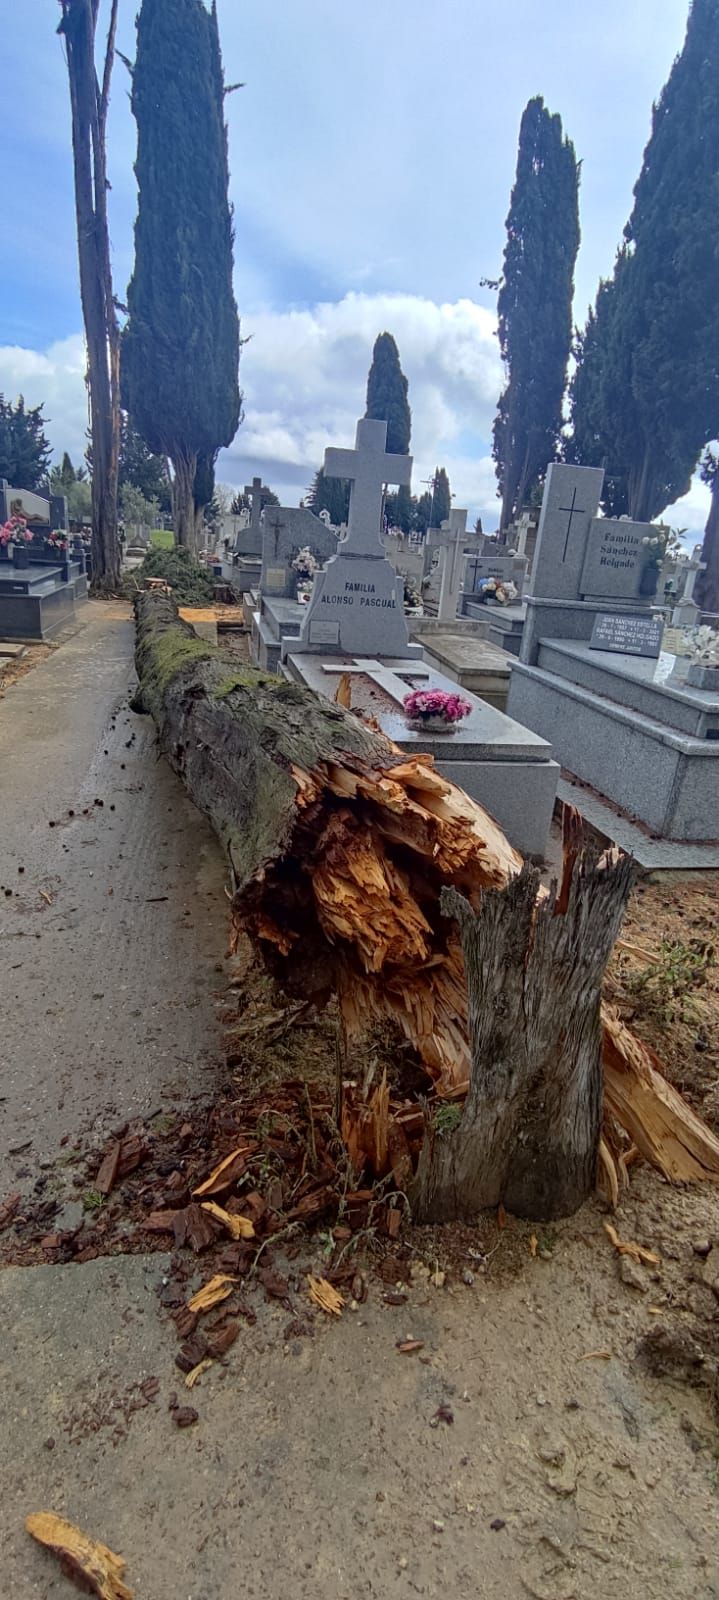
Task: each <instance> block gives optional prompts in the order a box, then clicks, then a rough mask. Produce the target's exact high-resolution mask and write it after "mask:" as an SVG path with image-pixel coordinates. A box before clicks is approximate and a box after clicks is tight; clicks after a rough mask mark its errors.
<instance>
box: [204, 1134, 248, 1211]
mask: <svg viewBox="0 0 719 1600" xmlns="http://www.w3.org/2000/svg"><path fill="white" fill-rule="evenodd" d="M254 1149H256V1146H255V1145H254V1144H251V1145H247V1144H244V1145H239V1146H238V1148H237V1149H236V1150H231V1151H230V1154H229V1155H228V1156H225V1157H224V1158H223V1160H222V1161H220V1162H219V1164H218V1166H216V1167H215V1168H214V1169H213V1171H212V1172H211V1173H210V1176H209V1178H205V1181H204V1183H201V1184H199V1185H198V1187H197V1188H196V1189H193V1191H192V1192H193V1194H194V1196H195V1198H196V1199H199V1198H200V1196H201V1195H205V1194H222V1193H223V1191H224V1190H225V1189H229V1188H230V1187H231V1185H232V1184H233V1183H234V1182H235V1180H236V1179H237V1178H239V1177H241V1175H242V1173H243V1172H244V1170H245V1167H246V1165H247V1160H246V1158H247V1156H248V1155H251V1154H252V1152H253V1150H254Z"/></svg>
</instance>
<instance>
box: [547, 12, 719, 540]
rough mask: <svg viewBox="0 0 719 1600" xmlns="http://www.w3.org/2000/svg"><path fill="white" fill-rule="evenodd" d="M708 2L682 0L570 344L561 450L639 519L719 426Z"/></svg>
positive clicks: (718, 56) (714, 52)
mask: <svg viewBox="0 0 719 1600" xmlns="http://www.w3.org/2000/svg"><path fill="white" fill-rule="evenodd" d="M718 262H719V0H693V4H692V6H691V10H690V13H689V21H688V25H687V34H686V40H685V43H684V48H683V50H682V52H681V54H680V55H679V56H678V57H677V59H676V61H675V62H674V66H673V67H672V70H671V73H670V75H669V79H668V81H667V83H666V85H665V87H664V89H663V90H662V93H661V96H660V98H659V102H658V104H657V105H656V106H655V107H654V111H653V116H652V132H651V137H650V139H649V143H648V145H647V147H646V150H645V152H644V161H643V165H642V170H641V173H640V175H639V178H638V181H637V184H636V187H635V190H634V208H633V211H632V215H631V217H630V219H629V222H628V224H627V226H626V228H625V230H624V243H623V245H622V247H621V249H620V250H619V252H618V255H617V260H616V264H615V268H614V273H613V276H612V278H611V279H609V280H607V281H605V282H603V283H601V284H600V287H599V292H598V295H597V300H596V305H595V308H594V310H593V311H592V312H590V314H589V318H588V321H587V326H586V328H585V330H584V333H583V334H582V336H581V338H580V339H579V342H578V346H577V352H576V353H577V362H578V365H577V372H576V376H575V379H574V381H573V384H572V427H573V434H572V439H571V442H570V446H569V451H570V454H571V458H572V459H573V460H575V461H579V462H582V463H584V464H586V465H603V466H605V467H606V469H607V473H608V482H607V485H606V500H605V504H606V508H607V509H608V510H610V511H612V512H613V513H614V514H615V515H616V514H621V513H623V512H627V511H628V512H629V513H630V514H631V515H632V516H633V517H635V518H637V519H638V520H640V521H650V520H651V519H652V518H653V517H655V516H656V515H657V513H658V512H660V511H662V510H663V508H664V507H665V506H666V505H669V504H671V502H673V501H674V500H676V499H677V498H678V497H679V496H680V495H682V494H684V493H685V492H686V490H687V489H688V487H689V482H690V479H691V475H692V473H693V471H694V468H695V467H696V464H697V461H698V459H699V457H700V455H701V452H702V450H703V448H704V446H705V445H706V444H707V443H708V442H709V441H710V440H712V439H714V438H716V436H717V433H718V432H719V361H718V360H717V350H718V349H719V295H718V294H717V263H718Z"/></svg>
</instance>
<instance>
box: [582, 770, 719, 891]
mask: <svg viewBox="0 0 719 1600" xmlns="http://www.w3.org/2000/svg"><path fill="white" fill-rule="evenodd" d="M557 799H558V800H561V801H562V802H563V803H564V804H565V805H568V806H573V807H574V809H575V811H578V812H579V813H580V815H581V816H583V817H585V818H586V820H587V822H588V823H589V824H590V826H591V827H592V828H596V830H597V833H600V834H602V835H603V836H604V838H605V839H607V840H608V841H609V842H610V843H611V844H615V845H617V846H618V848H619V849H620V850H625V851H626V853H627V855H631V856H634V859H635V861H637V862H638V864H639V866H640V867H643V868H644V870H645V871H646V872H712V871H716V870H717V869H719V844H691V843H690V842H689V841H688V840H686V839H656V838H653V837H652V835H651V834H650V833H648V832H647V830H646V828H642V827H640V826H639V824H638V823H636V822H632V821H631V819H630V818H629V817H627V816H624V815H623V814H622V813H620V812H617V811H616V810H615V809H614V807H612V806H610V805H609V803H608V802H607V801H606V800H603V799H602V798H601V796H600V795H598V794H594V793H593V792H592V790H590V789H586V788H584V787H583V785H582V784H580V783H573V782H572V780H571V778H567V777H564V776H562V777H561V778H560V780H559V783H558V784H557Z"/></svg>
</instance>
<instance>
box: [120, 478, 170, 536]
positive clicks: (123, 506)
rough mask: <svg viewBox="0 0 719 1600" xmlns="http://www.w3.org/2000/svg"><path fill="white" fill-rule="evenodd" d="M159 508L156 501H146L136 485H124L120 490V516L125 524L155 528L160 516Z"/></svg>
mask: <svg viewBox="0 0 719 1600" xmlns="http://www.w3.org/2000/svg"><path fill="white" fill-rule="evenodd" d="M159 510H160V508H159V506H158V503H157V501H156V500H146V499H145V496H144V494H143V493H142V491H141V489H136V488H135V486H134V484H131V483H124V484H123V485H122V488H121V490H120V514H121V516H122V520H123V522H125V523H129V524H130V526H132V527H139V528H148V529H149V528H154V526H155V523H156V522H157V519H158V516H159Z"/></svg>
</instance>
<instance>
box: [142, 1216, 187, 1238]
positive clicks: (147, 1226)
mask: <svg viewBox="0 0 719 1600" xmlns="http://www.w3.org/2000/svg"><path fill="white" fill-rule="evenodd" d="M179 1215H180V1213H179V1211H150V1212H148V1215H147V1216H146V1217H145V1218H144V1220H143V1223H142V1226H143V1228H144V1230H145V1233H173V1232H174V1228H175V1222H176V1219H177V1217H179Z"/></svg>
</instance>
